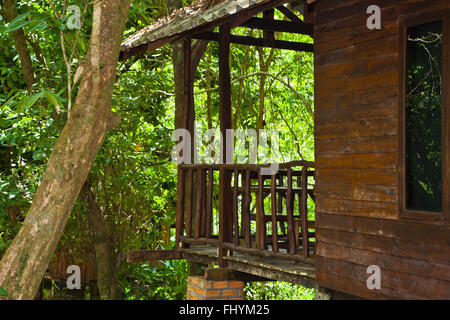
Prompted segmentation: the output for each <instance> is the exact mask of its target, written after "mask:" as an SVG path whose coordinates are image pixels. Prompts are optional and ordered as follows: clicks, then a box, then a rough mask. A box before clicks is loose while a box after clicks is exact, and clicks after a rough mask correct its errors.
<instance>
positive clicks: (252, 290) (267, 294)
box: [244, 281, 316, 300]
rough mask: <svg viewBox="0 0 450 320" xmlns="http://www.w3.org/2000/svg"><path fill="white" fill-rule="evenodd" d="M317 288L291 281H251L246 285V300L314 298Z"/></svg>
mask: <svg viewBox="0 0 450 320" xmlns="http://www.w3.org/2000/svg"><path fill="white" fill-rule="evenodd" d="M315 293H316V290H314V289H308V288H305V287H302V286H298V285H295V284H291V283H289V282H282V281H277V282H251V283H247V284H246V286H245V287H244V299H245V300H313V299H314V296H315Z"/></svg>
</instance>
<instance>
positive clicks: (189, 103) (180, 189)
mask: <svg viewBox="0 0 450 320" xmlns="http://www.w3.org/2000/svg"><path fill="white" fill-rule="evenodd" d="M183 52H184V54H183V59H184V60H183V81H184V100H183V102H184V106H183V115H182V116H181V119H182V127H183V128H185V129H188V130H189V131H190V132H191V134H192V128H193V126H192V123H193V116H194V98H193V85H192V81H191V80H192V74H191V73H192V70H191V38H189V37H188V38H186V39H185V40H184V51H183ZM183 151H184V150H183ZM192 151H193V149H192V139H191V153H192ZM183 155H184V154H183ZM188 156H189V157H190V160H191V161H192V155H188ZM191 161H188V162H191ZM189 183H192V181H190V182H189V181H188V184H189ZM191 187H192V186H191V185H188V188H191ZM185 189H186V185H185V172H184V170H182V169H181V168H180V167H178V177H177V209H176V233H175V248H176V249H178V248H180V245H181V243H180V237H181V236H182V235H183V233H184V225H185V223H184V219H185V214H184V210H185ZM188 197H189V198H188V205H189V207H190V206H191V204H190V201H191V200H192V199H190V197H191V192H188ZM188 225H189V223H188ZM187 236H188V237H189V236H190V234H188V235H187Z"/></svg>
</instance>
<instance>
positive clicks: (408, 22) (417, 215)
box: [398, 9, 450, 224]
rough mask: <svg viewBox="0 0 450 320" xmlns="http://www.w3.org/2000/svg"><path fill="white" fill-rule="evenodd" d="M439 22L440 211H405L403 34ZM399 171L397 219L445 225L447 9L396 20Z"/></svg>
mask: <svg viewBox="0 0 450 320" xmlns="http://www.w3.org/2000/svg"><path fill="white" fill-rule="evenodd" d="M438 20H442V22H443V39H442V40H443V46H442V47H443V53H442V55H443V59H442V60H443V65H442V70H443V71H442V85H441V86H442V116H441V118H442V129H441V130H442V211H441V212H432V211H420V210H411V209H407V208H406V179H405V168H406V151H405V147H406V129H405V126H406V123H405V113H406V103H405V102H406V89H405V88H406V74H405V73H406V31H407V28H409V27H413V26H418V25H421V24H425V23H429V22H433V21H438ZM399 51H400V52H399V64H400V67H399V83H400V85H399V104H398V105H399V108H398V133H399V134H398V136H399V170H398V173H399V175H398V205H399V216H400V218H403V219H411V220H419V221H424V222H435V223H442V224H445V223H448V222H449V221H450V213H449V198H450V196H449V195H450V193H449V179H450V167H449V166H450V152H449V150H450V145H449V140H450V138H449V136H450V124H449V119H448V118H449V117H450V110H449V109H450V92H449V89H450V82H449V81H450V70H449V69H450V9H442V10H439V11H433V12H430V13H426V14H424V13H421V14H420V15H415V16H413V17H404V18H401V19H399Z"/></svg>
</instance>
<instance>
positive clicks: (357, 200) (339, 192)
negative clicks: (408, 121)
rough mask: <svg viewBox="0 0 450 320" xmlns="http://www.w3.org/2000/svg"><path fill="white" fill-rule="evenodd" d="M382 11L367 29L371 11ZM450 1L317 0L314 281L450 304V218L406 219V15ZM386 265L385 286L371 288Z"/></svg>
mask: <svg viewBox="0 0 450 320" xmlns="http://www.w3.org/2000/svg"><path fill="white" fill-rule="evenodd" d="M372 4H377V5H379V6H380V7H381V9H382V30H368V29H367V27H366V19H367V17H368V15H367V14H366V9H367V7H368V6H369V5H372ZM439 8H440V9H442V10H444V8H450V1H448V0H427V1H425V0H343V1H336V0H318V1H317V3H316V5H315V8H314V25H315V27H314V38H315V44H314V46H315V81H316V84H315V86H316V87H315V91H316V92H315V128H316V132H315V143H316V156H315V157H316V170H317V171H316V174H317V176H316V186H317V187H316V188H317V190H316V197H317V202H316V212H317V239H318V240H317V241H318V243H317V257H316V263H317V279H318V281H319V284H320V285H321V286H323V287H327V288H330V289H334V290H338V291H342V292H345V293H349V294H353V295H357V296H360V297H364V298H375V299H386V298H388V299H391V298H408V299H409V298H413V299H414V298H420V299H422V298H431V299H436V298H441V299H442V298H444V299H450V228H449V224H448V222H445V223H433V222H427V221H422V222H414V221H412V220H406V219H403V218H399V210H398V163H399V160H398V158H399V149H398V148H399V138H398V134H397V133H398V105H399V85H400V84H399V23H398V18H399V16H400V15H408V14H412V13H420V12H423V11H427V10H432V9H439ZM372 264H375V265H379V266H380V268H381V289H380V290H376V289H374V290H369V289H368V288H367V286H366V279H367V278H368V276H369V274H367V273H366V272H367V267H368V266H369V265H372Z"/></svg>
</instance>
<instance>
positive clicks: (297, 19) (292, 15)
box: [277, 5, 303, 23]
mask: <svg viewBox="0 0 450 320" xmlns="http://www.w3.org/2000/svg"><path fill="white" fill-rule="evenodd" d="M277 10H278V11H280V12H281V13H282V14H283V15H284V16H285V17H287V18H288V19H289V20H291V21H294V22H298V23H303V20H302V19H300V17H298V16H297V15H296V14H295V13H293V12H292V11H291V10H289V9H288V8H286V7H285V6H284V5H281V6H278V7H277Z"/></svg>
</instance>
